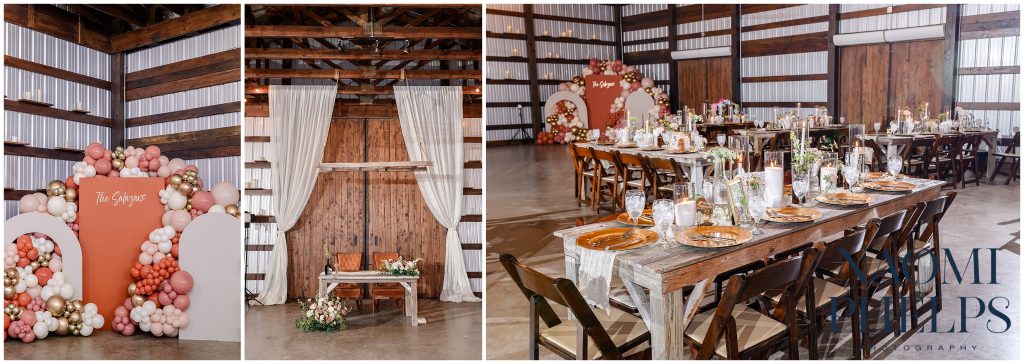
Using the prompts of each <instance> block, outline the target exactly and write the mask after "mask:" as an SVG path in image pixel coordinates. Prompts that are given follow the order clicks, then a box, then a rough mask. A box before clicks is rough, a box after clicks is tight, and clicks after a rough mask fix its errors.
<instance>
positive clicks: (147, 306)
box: [142, 301, 156, 316]
mask: <svg viewBox="0 0 1024 364" xmlns="http://www.w3.org/2000/svg"><path fill="white" fill-rule="evenodd" d="M142 310H143V311H145V313H146V315H147V316H149V315H152V314H153V311H156V303H154V302H153V301H146V302H145V303H143V304H142Z"/></svg>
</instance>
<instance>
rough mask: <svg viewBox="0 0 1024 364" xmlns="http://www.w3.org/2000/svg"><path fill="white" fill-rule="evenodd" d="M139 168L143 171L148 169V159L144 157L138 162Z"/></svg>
mask: <svg viewBox="0 0 1024 364" xmlns="http://www.w3.org/2000/svg"><path fill="white" fill-rule="evenodd" d="M139 168H140V169H142V170H143V171H148V170H149V161H147V160H145V159H143V160H142V161H140V162H139Z"/></svg>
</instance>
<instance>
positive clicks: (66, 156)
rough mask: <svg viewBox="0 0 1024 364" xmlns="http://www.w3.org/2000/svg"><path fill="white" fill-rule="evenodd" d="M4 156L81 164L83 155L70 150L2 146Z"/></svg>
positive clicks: (12, 145)
mask: <svg viewBox="0 0 1024 364" xmlns="http://www.w3.org/2000/svg"><path fill="white" fill-rule="evenodd" d="M4 154H6V155H17V156H23V157H36V158H47V159H57V160H63V161H78V162H81V161H82V158H83V157H85V154H84V153H82V152H72V151H70V150H57V149H47V148H36V147H30V146H25V145H14V144H4Z"/></svg>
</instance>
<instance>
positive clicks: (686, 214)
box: [675, 199, 697, 227]
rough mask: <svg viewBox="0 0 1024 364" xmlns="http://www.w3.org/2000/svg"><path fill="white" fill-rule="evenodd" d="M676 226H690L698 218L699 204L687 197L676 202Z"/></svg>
mask: <svg viewBox="0 0 1024 364" xmlns="http://www.w3.org/2000/svg"><path fill="white" fill-rule="evenodd" d="M675 212H676V226H679V227H690V226H693V225H694V224H695V223H696V220H697V204H696V203H695V202H694V200H690V199H687V200H685V201H683V202H680V203H677V204H676V211H675Z"/></svg>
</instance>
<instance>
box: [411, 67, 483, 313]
mask: <svg viewBox="0 0 1024 364" xmlns="http://www.w3.org/2000/svg"><path fill="white" fill-rule="evenodd" d="M395 101H396V103H397V104H398V120H399V121H400V122H401V124H402V137H403V138H404V139H405V148H406V149H407V150H408V151H409V160H411V161H431V162H433V163H434V165H433V166H431V167H427V170H425V171H416V173H415V174H416V184H417V186H419V188H420V192H421V193H422V194H423V199H424V200H426V202H427V207H429V208H430V212H431V213H433V214H434V218H435V219H437V221H438V222H439V223H441V225H442V226H444V227H445V228H447V229H448V236H447V237H446V239H445V258H444V286H443V288H442V289H441V300H442V301H447V302H478V301H480V299H479V298H477V297H476V296H474V295H473V289H472V287H470V285H469V277H468V276H467V275H466V262H465V260H464V259H463V257H462V241H460V240H459V230H458V227H459V220H461V219H462V185H463V183H464V181H463V176H462V175H463V167H464V166H463V156H462V151H463V149H462V147H463V139H462V87H460V86H395Z"/></svg>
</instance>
